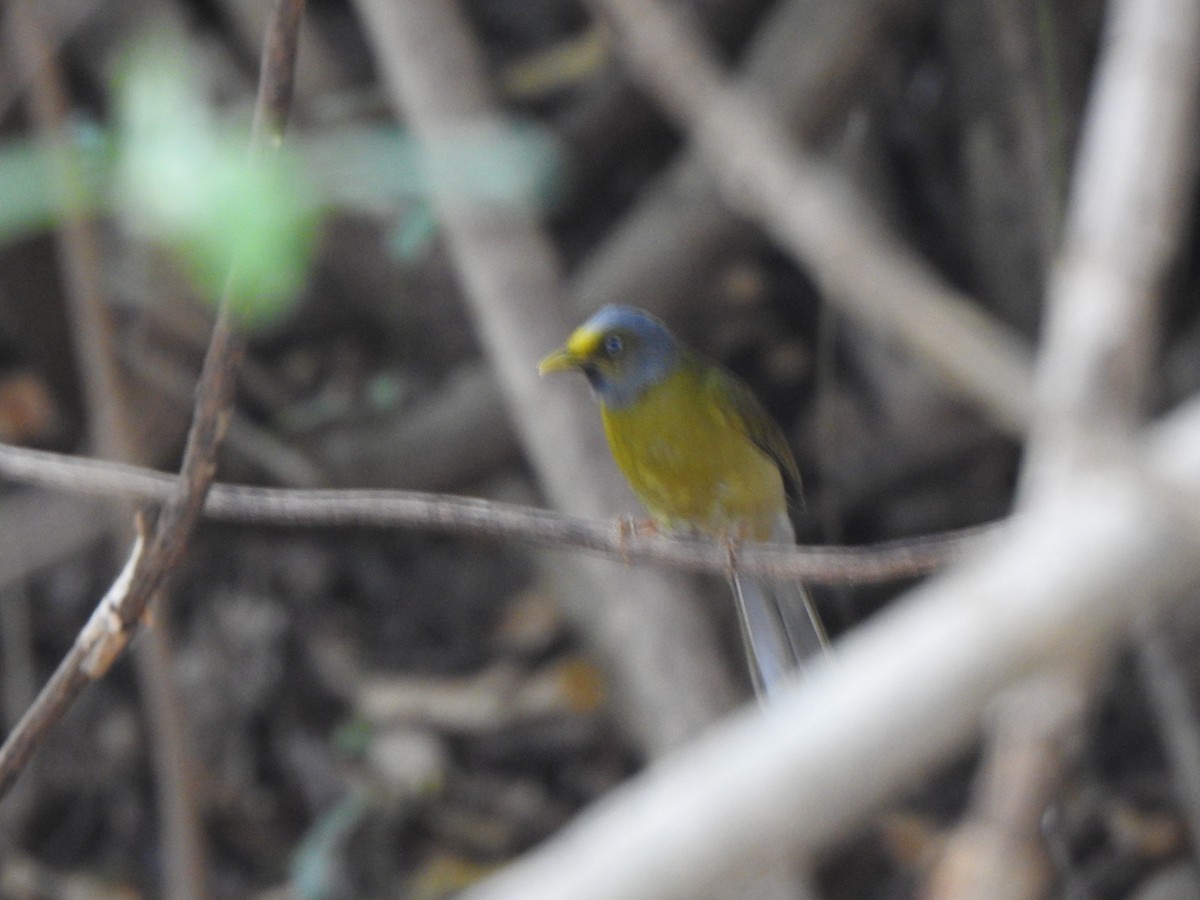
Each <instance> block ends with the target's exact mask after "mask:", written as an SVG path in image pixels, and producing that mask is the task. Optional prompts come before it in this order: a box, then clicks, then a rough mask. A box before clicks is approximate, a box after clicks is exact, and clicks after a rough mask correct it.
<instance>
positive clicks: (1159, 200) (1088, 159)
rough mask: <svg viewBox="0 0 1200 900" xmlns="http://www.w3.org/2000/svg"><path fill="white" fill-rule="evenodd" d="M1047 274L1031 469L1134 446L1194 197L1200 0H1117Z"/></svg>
mask: <svg viewBox="0 0 1200 900" xmlns="http://www.w3.org/2000/svg"><path fill="white" fill-rule="evenodd" d="M1107 37H1108V41H1107V43H1108V47H1107V50H1106V52H1105V54H1104V57H1103V59H1102V60H1101V63H1100V67H1099V69H1098V72H1097V75H1096V86H1095V89H1094V90H1093V92H1092V100H1091V104H1090V107H1089V109H1088V114H1087V119H1086V122H1085V125H1084V132H1083V137H1082V146H1081V148H1080V152H1079V162H1078V166H1077V169H1076V172H1075V178H1074V184H1073V189H1072V194H1071V200H1070V205H1069V208H1068V210H1067V218H1066V227H1065V233H1064V241H1063V249H1062V253H1061V255H1060V258H1059V260H1058V264H1057V267H1056V271H1055V273H1054V276H1053V278H1052V280H1051V283H1050V292H1049V298H1048V299H1049V311H1048V316H1047V327H1046V339H1045V342H1044V345H1043V348H1042V352H1041V355H1040V358H1039V363H1038V375H1037V404H1038V406H1037V421H1036V428H1035V430H1034V433H1033V436H1032V439H1031V444H1030V451H1029V455H1028V464H1027V469H1026V471H1025V473H1024V475H1025V479H1026V481H1027V483H1030V482H1031V483H1034V484H1037V483H1041V482H1044V481H1046V480H1047V479H1048V478H1049V477H1054V476H1057V477H1058V478H1067V477H1070V476H1071V475H1072V474H1073V473H1074V472H1075V471H1077V470H1078V468H1079V466H1080V465H1081V464H1086V463H1087V462H1090V461H1099V462H1106V461H1108V460H1109V459H1110V458H1111V457H1112V456H1113V454H1114V453H1115V454H1119V455H1123V454H1126V453H1128V443H1129V440H1130V437H1131V435H1132V433H1133V429H1134V428H1135V426H1136V425H1137V424H1138V423H1139V421H1140V417H1141V415H1142V414H1143V403H1144V400H1145V395H1146V393H1147V388H1148V383H1149V378H1150V374H1151V371H1152V366H1153V364H1154V361H1155V343H1156V338H1157V328H1158V321H1159V306H1160V300H1161V297H1160V293H1161V288H1162V282H1163V279H1164V276H1165V275H1166V271H1167V267H1168V266H1169V264H1170V262H1171V260H1172V259H1173V257H1174V255H1175V252H1176V249H1177V246H1178V241H1179V237H1180V230H1181V227H1182V225H1183V222H1184V219H1185V217H1186V215H1187V211H1188V209H1189V207H1190V203H1191V198H1192V184H1193V181H1194V176H1195V168H1196V154H1197V152H1198V147H1197V142H1196V133H1195V132H1196V121H1197V118H1196V111H1197V103H1196V99H1197V84H1198V75H1200V3H1196V2H1195V0H1118V2H1116V3H1113V4H1112V12H1111V14H1110V21H1109V24H1108V34H1107Z"/></svg>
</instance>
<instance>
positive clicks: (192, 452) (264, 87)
mask: <svg viewBox="0 0 1200 900" xmlns="http://www.w3.org/2000/svg"><path fill="white" fill-rule="evenodd" d="M303 10H304V2H303V0H277V3H276V7H275V11H274V15H273V16H272V20H271V27H270V28H269V29H268V32H267V37H266V42H265V46H264V48H263V58H262V66H261V70H260V75H259V92H258V98H257V100H256V105H255V121H254V127H253V134H252V138H251V147H252V153H258V152H264V151H266V150H269V149H270V148H272V147H274V146H276V145H278V143H279V141H280V140H281V139H282V135H283V125H284V123H285V122H286V120H287V115H288V112H289V108H290V105H291V86H292V74H293V70H294V67H295V55H296V41H297V32H298V26H299V21H300V17H301V15H302V13H303ZM235 287H236V263H235V264H234V266H233V269H232V270H231V272H230V276H229V279H228V281H227V283H226V289H225V292H224V296H223V297H222V300H221V305H220V309H219V312H218V314H217V322H216V325H215V326H214V329H213V335H212V340H211V342H210V343H209V347H208V352H207V354H206V355H205V359H204V366H203V368H202V370H201V375H200V383H199V385H198V387H197V395H198V396H197V401H196V411H195V414H194V417H193V420H192V428H191V431H190V432H189V434H188V440H187V445H186V447H185V449H184V456H183V465H182V469H181V476H180V479H179V481H178V482H177V483H176V486H175V489H174V490H173V492H172V494H171V496H170V497H169V498H168V499H167V501H166V505H165V506H164V507H163V510H162V512H161V514H160V516H159V520H158V524H157V527H156V529H155V533H154V536H153V538H152V539H151V541H150V543H149V545H148V547H147V549H146V551H145V553H144V554H143V555H141V557H140V558H139V560H138V563H137V565H135V566H134V568H133V571H132V573H131V575H130V579H129V584H128V589H127V590H126V591H124V592H123V593H122V595H121V597H120V599H119V601H118V602H117V604H116V607H115V610H114V612H115V616H116V619H117V620H118V621H119V623H120V630H119V631H118V632H117V633H115V634H112V635H111V636H110V639H111V640H112V641H113V642H114V644H116V647H115V652H113V651H104V655H106V656H110V657H114V658H115V656H116V655H118V654H119V653H120V651H121V649H122V648H123V647H124V646H125V645H126V644H127V643H128V641H129V639H130V637H131V636H132V634H133V632H134V631H135V630H136V628H137V625H138V622H139V620H140V618H141V615H142V613H143V612H144V611H145V609H146V605H147V603H148V602H149V600H150V598H151V597H152V596H153V595H154V593H155V591H157V590H158V589H159V588H160V587H161V586H162V584H163V582H164V581H165V580H166V577H167V575H168V574H169V573H170V572H171V571H172V570H173V569H175V568H176V567H177V566H178V564H179V562H180V560H181V559H182V557H183V555H184V552H185V551H186V549H187V545H188V539H189V537H190V535H191V533H192V531H193V530H194V528H195V526H196V523H197V522H198V521H199V518H200V513H201V510H202V509H203V507H204V502H205V496H206V495H207V493H208V489H209V486H210V485H211V483H212V479H213V475H214V473H215V471H216V462H215V460H216V452H217V448H218V447H219V445H220V442H221V438H222V436H223V434H224V430H225V425H226V423H227V421H228V409H229V407H230V405H231V403H232V400H233V386H234V377H233V376H234V373H235V371H236V368H237V362H238V359H239V357H240V347H239V342H238V340H237V338H236V337H235V335H234V333H233V330H232V328H231V327H230V322H229V300H230V297H231V295H232V293H233V291H234V290H235ZM95 652H96V648H95V647H94V646H93V645H90V644H88V643H87V642H85V641H84V640H83V635H82V633H81V635H80V638H77V639H76V642H75V644H74V645H73V646H72V648H71V650H70V651H69V652H68V654H67V656H66V657H65V658H64V659H63V661H62V662H61V663H60V664H59V667H58V669H57V670H56V671H55V673H54V675H53V676H51V678H50V681H49V682H48V683H47V684H46V686H45V687H44V688H43V689H42V691H41V693H40V694H39V695H38V698H37V700H36V701H35V702H34V704H33V706H31V707H30V708H29V709H28V710H27V711H26V713H25V715H24V716H22V717H21V721H20V722H19V723H18V724H17V727H16V728H14V729H13V731H12V732H11V733H10V734H9V735H8V737H7V738H6V740H5V742H4V745H3V746H2V747H0V796H2V795H3V794H4V793H5V792H7V790H8V789H9V788H10V787H11V786H12V783H13V781H14V780H15V779H16V777H17V775H18V774H19V773H20V772H21V770H22V769H23V768H24V766H25V765H26V764H27V763H28V761H29V759H30V757H31V756H32V755H33V753H34V751H36V749H37V748H38V746H40V745H41V743H42V741H43V740H45V738H46V736H47V735H48V734H49V732H50V730H51V729H52V728H53V727H54V726H55V725H56V724H57V723H58V722H59V721H61V719H62V717H63V715H65V713H66V711H67V709H69V708H70V705H71V704H72V703H73V702H74V700H75V698H76V697H78V695H79V693H80V692H81V691H82V690H83V688H84V687H85V686H86V685H87V684H88V683H89V681H91V680H92V679H93V678H96V677H99V676H100V675H102V674H103V672H99V671H94V670H93V671H90V672H89V670H88V668H87V667H86V665H85V664H86V662H87V660H88V659H90V658H92V657H93V656H94V654H95Z"/></svg>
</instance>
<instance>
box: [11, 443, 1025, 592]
mask: <svg viewBox="0 0 1200 900" xmlns="http://www.w3.org/2000/svg"><path fill="white" fill-rule="evenodd" d="M0 474H2V475H4V476H5V477H7V478H10V479H13V480H15V481H20V482H24V483H27V484H34V485H40V486H42V487H44V488H51V489H54V490H60V491H70V492H72V493H77V494H90V495H96V496H103V497H122V498H124V499H126V500H137V501H143V502H149V503H163V502H166V501H167V499H168V498H170V497H171V496H172V494H173V492H174V490H175V485H176V484H177V482H178V476H175V475H168V474H165V473H163V472H155V471H153V470H150V469H142V468H138V467H136V466H129V465H123V464H120V463H110V462H104V461H101V460H95V459H81V458H79V457H74V456H65V455H62V454H58V453H51V452H48V451H45V450H30V449H26V448H23V447H10V446H6V445H4V444H0ZM204 514H205V515H207V516H209V517H211V518H214V519H219V520H224V521H231V522H243V523H257V524H264V525H266V524H270V525H284V526H292V527H302V526H330V525H335V526H336V525H342V526H348V525H357V526H363V525H366V526H374V527H380V528H386V527H403V528H421V529H425V530H429V531H440V532H444V533H446V534H455V535H460V536H464V537H481V538H490V539H492V540H510V541H524V542H526V543H530V544H536V545H539V546H544V547H560V548H565V549H576V550H587V551H592V552H595V553H602V554H604V555H606V556H611V557H614V558H617V559H621V560H623V561H625V562H641V563H658V564H660V565H665V566H672V567H676V568H680V569H686V570H690V571H694V572H711V573H715V574H725V573H726V572H727V571H728V567H729V552H728V548H727V547H726V546H725V545H724V544H723V543H714V542H710V541H703V540H699V539H691V538H684V537H672V536H669V535H661V534H656V535H638V534H629V533H627V532H626V531H625V529H623V528H621V527H618V525H617V524H616V523H614V522H613V521H611V520H608V521H595V520H591V519H583V518H579V517H578V516H571V515H567V514H565V513H560V512H554V511H552V510H547V509H535V508H532V507H527V506H517V505H515V504H511V503H498V502H494V501H487V500H478V499H473V498H468V497H455V496H451V495H443V494H426V493H421V492H417V491H383V490H288V489H283V488H259V487H245V486H242V485H232V484H213V485H212V488H211V489H210V490H209V493H208V498H207V500H206V502H205V506H204ZM1001 527H1002V525H1001V524H992V525H982V526H979V527H976V528H966V529H961V530H958V531H950V532H944V533H941V534H932V535H926V536H924V537H918V538H908V539H904V540H897V541H888V542H886V543H881V544H873V545H867V546H859V547H779V546H775V547H771V546H749V545H748V546H744V547H741V548H740V549H738V551H737V553H736V556H735V562H736V565H737V568H738V569H739V570H740V571H743V572H745V573H747V574H754V575H762V576H765V577H768V578H776V579H783V580H786V579H797V580H802V581H808V582H813V583H815V584H868V583H872V582H881V581H895V580H898V579H903V578H914V577H917V576H919V575H925V574H928V573H930V572H933V571H936V570H937V569H940V568H943V567H944V566H946V565H948V564H949V563H950V562H952V561H954V560H955V559H957V558H958V557H960V556H962V555H963V554H965V553H967V552H968V551H969V550H971V549H973V548H974V547H975V546H977V545H979V544H982V543H983V542H984V541H986V540H988V539H990V538H992V537H995V536H996V535H997V534H998V533H999V532H1000V530H1001Z"/></svg>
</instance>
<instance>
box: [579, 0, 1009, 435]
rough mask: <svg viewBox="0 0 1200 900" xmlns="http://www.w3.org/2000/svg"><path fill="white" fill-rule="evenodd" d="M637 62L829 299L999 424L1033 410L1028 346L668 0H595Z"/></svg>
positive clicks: (742, 199)
mask: <svg viewBox="0 0 1200 900" xmlns="http://www.w3.org/2000/svg"><path fill="white" fill-rule="evenodd" d="M593 5H594V6H595V7H596V8H597V9H598V10H599V11H600V12H601V13H602V14H604V15H605V17H606V19H607V21H609V22H610V23H611V24H612V25H613V26H614V29H615V31H616V32H617V34H618V37H619V38H620V44H621V47H622V48H623V49H624V50H625V52H626V53H627V55H628V57H629V60H630V62H631V64H632V65H633V66H635V67H636V69H637V70H638V72H639V73H640V74H641V76H642V77H643V79H644V80H645V83H646V86H647V87H648V88H649V89H650V90H651V91H652V92H653V93H655V95H656V96H658V98H659V99H660V100H661V101H662V103H663V104H664V106H665V107H666V108H667V109H668V111H669V112H671V113H672V114H674V116H675V117H676V118H677V119H679V120H680V121H681V122H682V123H683V124H684V126H685V127H686V128H687V130H688V132H689V135H690V136H691V138H692V140H693V141H694V142H695V144H696V147H697V149H698V150H699V151H700V152H701V153H702V154H703V155H704V156H705V157H706V159H707V160H708V162H709V164H710V165H711V166H712V168H713V171H714V172H715V174H716V178H717V180H718V183H719V185H720V186H721V188H722V190H723V192H724V194H725V197H726V199H727V200H728V201H729V203H730V204H731V205H732V206H734V207H735V208H737V209H739V210H741V211H742V212H743V213H744V214H746V215H747V216H749V217H751V218H752V219H754V220H755V221H757V222H759V223H760V224H762V225H763V227H765V228H766V229H767V231H768V232H770V233H771V235H772V236H773V237H774V238H775V239H776V240H777V241H779V242H780V244H781V245H782V246H783V247H784V248H786V249H787V250H788V251H790V252H791V253H793V254H794V255H795V256H796V257H797V258H798V259H800V260H802V261H803V262H804V263H805V264H806V265H807V267H808V268H809V270H810V271H811V272H812V273H813V275H814V276H815V277H816V279H817V281H818V282H819V283H820V284H821V286H822V287H823V288H824V290H825V292H826V293H827V295H828V296H829V298H830V299H831V300H833V301H835V302H837V303H838V304H839V305H840V306H842V307H843V308H844V309H845V310H846V312H847V313H848V314H850V315H853V316H854V317H856V318H857V319H859V320H861V321H863V322H864V323H869V324H870V325H871V327H873V328H875V329H876V330H879V331H881V332H883V333H884V334H886V335H889V336H891V337H894V338H896V339H897V340H899V341H901V342H902V343H903V344H904V346H905V347H907V348H908V349H909V351H910V352H912V353H914V354H915V355H917V356H918V357H919V358H920V359H921V360H922V361H923V362H925V363H926V364H928V365H930V366H932V367H933V368H934V369H935V370H936V371H937V372H938V373H939V374H940V375H941V376H942V377H943V378H945V379H946V380H947V381H948V382H949V383H950V384H952V385H953V386H954V387H955V389H956V390H958V391H961V392H963V393H965V394H966V395H968V396H969V397H971V398H972V399H974V400H976V401H977V402H978V403H979V404H980V405H981V406H982V408H983V410H984V411H985V413H986V414H987V415H988V416H989V417H990V418H991V419H992V420H993V421H994V422H996V423H997V424H998V425H1000V426H1001V427H1003V428H1005V429H1007V430H1010V431H1020V430H1021V429H1023V428H1024V426H1025V424H1026V422H1027V421H1028V419H1029V415H1030V409H1029V402H1030V394H1031V382H1030V371H1031V370H1030V362H1031V360H1030V358H1029V353H1028V350H1027V349H1026V348H1025V347H1024V345H1023V343H1022V342H1021V341H1020V340H1019V339H1017V338H1016V336H1015V335H1013V334H1011V333H1009V332H1008V331H1007V330H1006V329H1004V328H1003V327H1002V326H1001V325H999V324H998V323H997V322H995V321H993V320H992V319H990V318H989V317H988V316H987V315H986V314H984V313H983V312H981V311H980V310H979V308H978V307H977V306H976V305H975V304H974V303H973V302H972V301H971V300H970V298H968V297H965V296H963V295H962V294H960V293H958V292H957V291H955V290H953V289H952V288H950V287H949V286H948V285H947V284H946V283H945V282H944V281H943V280H942V279H941V278H940V277H939V276H938V275H937V274H936V273H935V272H934V271H933V270H932V268H931V267H930V266H929V265H928V264H927V263H925V262H924V261H922V260H920V259H919V258H917V257H916V256H915V254H913V253H912V252H911V251H910V250H909V249H908V248H906V247H904V246H903V245H901V244H900V243H899V242H898V241H897V240H896V238H895V237H894V236H893V235H892V234H891V233H890V232H889V231H888V230H887V229H886V228H885V227H883V225H882V224H881V223H880V222H879V220H878V218H877V217H876V216H875V214H874V213H873V212H872V211H871V210H870V209H869V208H868V206H867V205H866V204H865V203H864V201H863V199H862V198H861V197H860V196H859V195H858V194H857V192H856V191H855V190H854V189H853V188H852V187H851V186H850V185H849V184H848V183H847V182H846V181H845V179H843V178H841V177H840V176H839V175H838V174H837V173H836V172H835V171H833V170H832V169H831V168H830V167H829V166H828V165H827V164H825V163H823V162H821V161H820V160H818V159H816V158H815V157H813V156H811V155H809V154H805V153H803V152H801V151H793V150H792V149H791V147H790V142H789V140H788V138H787V136H786V134H785V133H784V132H783V131H782V129H781V128H780V127H779V125H778V123H777V122H775V121H774V120H773V119H772V118H771V117H770V116H768V115H765V114H764V113H763V112H762V110H761V106H760V104H759V103H758V102H757V101H756V98H755V97H753V96H752V95H750V94H749V93H748V92H746V91H743V90H739V89H737V88H735V87H732V86H731V85H730V84H728V83H727V82H726V81H725V80H724V79H723V78H722V76H721V73H720V71H719V70H718V69H717V67H716V65H715V64H714V63H713V62H712V59H711V58H710V56H709V55H707V54H706V53H705V52H704V45H703V42H702V41H701V40H700V38H699V36H698V35H697V34H696V33H695V32H694V30H692V29H690V28H688V26H687V24H686V23H684V22H683V21H682V20H680V19H679V18H677V17H675V16H673V15H672V14H671V13H670V12H669V11H668V10H667V9H666V8H665V6H663V5H662V4H657V3H653V2H648V0H593Z"/></svg>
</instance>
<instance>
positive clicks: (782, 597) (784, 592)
mask: <svg viewBox="0 0 1200 900" xmlns="http://www.w3.org/2000/svg"><path fill="white" fill-rule="evenodd" d="M733 595H734V599H735V600H736V601H737V610H738V623H739V624H740V626H741V631H742V641H743V643H744V644H745V648H746V658H747V661H748V663H749V665H750V678H751V680H752V681H753V683H754V692H755V693H756V694H757V695H758V696H759V698H760V699H766V698H768V697H770V696H771V694H772V693H774V692H775V691H776V690H777V689H778V688H779V687H780V686H781V685H782V684H783V683H784V682H786V681H789V680H791V679H793V678H795V676H796V673H797V672H798V670H799V669H800V668H801V667H802V666H803V664H804V661H805V660H806V659H808V658H809V657H812V656H815V655H817V654H818V653H821V652H824V651H825V650H827V649H828V647H829V638H828V636H827V635H826V633H825V625H824V624H823V623H822V621H821V617H820V615H819V614H818V612H817V608H816V606H815V605H814V604H813V600H812V595H811V594H809V592H808V590H807V589H806V588H805V587H804V585H802V584H799V583H797V582H766V581H762V580H761V579H758V578H754V577H751V576H748V575H739V574H738V573H736V572H735V573H734V575H733Z"/></svg>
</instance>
